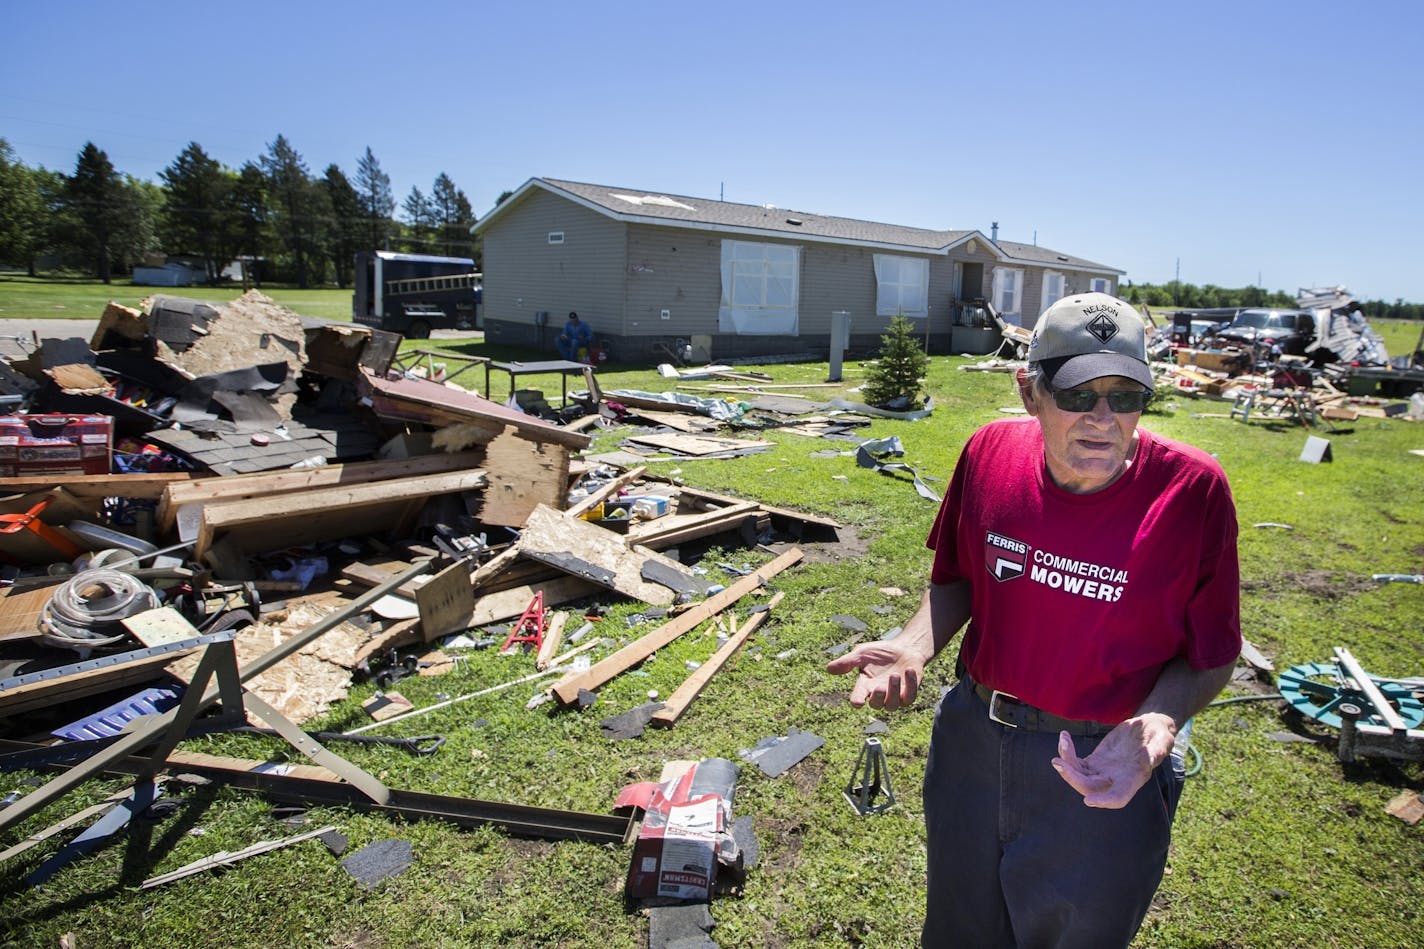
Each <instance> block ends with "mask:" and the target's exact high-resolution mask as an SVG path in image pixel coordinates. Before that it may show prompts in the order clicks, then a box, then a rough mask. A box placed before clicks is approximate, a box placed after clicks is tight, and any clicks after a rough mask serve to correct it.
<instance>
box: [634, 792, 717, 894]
mask: <svg viewBox="0 0 1424 949" xmlns="http://www.w3.org/2000/svg"><path fill="white" fill-rule="evenodd" d="M721 818H722V799H721V798H720V797H718V796H716V795H715V794H709V795H707V796H705V797H703V798H701V799H700V800H697V801H693V802H691V803H688V804H671V803H667V802H658V803H657V804H655V805H654V808H653V809H652V810H649V811H648V813H647V816H646V817H645V818H644V820H643V826H642V829H641V830H639V831H638V839H637V840H636V841H634V842H633V864H632V867H631V869H630V871H629V874H628V887H627V890H628V895H629V896H634V897H641V896H666V897H671V898H672V899H680V900H705V899H710V898H711V896H712V885H713V883H714V882H715V881H716V879H717V839H718V835H719V834H720V833H721V832H722V830H723V825H722V822H721Z"/></svg>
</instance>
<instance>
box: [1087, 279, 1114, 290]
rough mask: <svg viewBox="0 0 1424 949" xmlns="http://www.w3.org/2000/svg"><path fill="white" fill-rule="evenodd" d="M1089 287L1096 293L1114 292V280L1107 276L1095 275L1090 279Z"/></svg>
mask: <svg viewBox="0 0 1424 949" xmlns="http://www.w3.org/2000/svg"><path fill="white" fill-rule="evenodd" d="M1088 289H1089V290H1091V291H1092V292H1094V293H1112V281H1111V280H1109V279H1108V278H1107V277H1094V278H1093V279H1092V280H1090V281H1088Z"/></svg>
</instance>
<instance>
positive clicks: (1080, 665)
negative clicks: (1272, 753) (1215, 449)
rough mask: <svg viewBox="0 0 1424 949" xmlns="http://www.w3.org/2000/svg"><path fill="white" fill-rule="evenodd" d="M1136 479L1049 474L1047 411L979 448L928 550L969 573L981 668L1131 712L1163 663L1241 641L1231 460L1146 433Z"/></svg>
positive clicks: (979, 676) (941, 575) (1008, 687)
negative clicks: (1073, 479)
mask: <svg viewBox="0 0 1424 949" xmlns="http://www.w3.org/2000/svg"><path fill="white" fill-rule="evenodd" d="M1137 431H1138V436H1139V440H1138V445H1137V452H1136V454H1135V456H1134V459H1133V462H1132V464H1131V465H1130V466H1129V468H1128V470H1127V471H1126V472H1124V473H1123V475H1122V476H1121V477H1120V478H1118V480H1117V481H1115V482H1113V483H1112V484H1111V485H1109V486H1108V487H1106V488H1104V489H1103V490H1101V491H1098V492H1095V493H1092V494H1073V493H1071V492H1068V491H1064V490H1063V489H1062V488H1059V487H1058V486H1057V485H1055V484H1054V483H1053V480H1052V478H1050V477H1049V475H1048V472H1047V468H1046V465H1045V461H1044V447H1043V435H1042V431H1041V429H1040V428H1039V425H1038V423H1037V422H1036V421H1035V420H1033V419H1009V420H1002V421H997V422H992V423H990V424H989V425H987V426H985V427H984V428H982V429H980V430H979V431H978V432H976V433H974V435H973V436H972V437H971V438H970V439H969V442H968V444H966V445H965V447H964V452H963V454H961V456H960V459H959V464H958V466H957V467H956V468H955V472H954V478H953V480H952V481H951V483H950V486H949V491H948V493H947V494H946V495H945V498H944V502H943V504H942V505H941V506H940V510H939V515H938V516H937V517H936V519H935V523H934V527H933V528H931V530H930V535H929V539H928V540H927V541H926V546H928V547H929V548H930V549H932V550H933V551H934V552H935V557H934V566H933V569H932V571H931V580H932V581H933V582H935V583H952V582H954V581H956V580H959V579H968V580H969V581H970V586H971V589H972V594H971V614H970V615H971V617H972V619H971V620H970V623H969V627H968V629H966V630H965V633H964V641H963V642H962V643H961V645H960V658H961V659H962V660H963V662H964V665H965V668H967V669H968V670H969V674H970V675H971V676H973V677H974V679H975V680H976V681H978V682H981V683H983V684H985V685H987V686H989V687H990V688H994V689H999V690H1001V691H1004V692H1008V693H1009V694H1011V695H1014V696H1017V697H1018V698H1020V699H1022V700H1023V701H1025V702H1028V703H1029V704H1031V705H1035V706H1037V707H1039V708H1041V709H1044V710H1046V711H1049V712H1052V713H1053V714H1055V715H1060V716H1063V717H1065V718H1075V719H1089V720H1093V721H1100V722H1109V723H1116V722H1120V721H1122V720H1123V719H1125V718H1129V717H1131V716H1132V715H1133V714H1134V712H1136V710H1137V708H1138V706H1139V705H1140V704H1141V703H1142V701H1143V699H1145V698H1146V697H1147V694H1148V692H1150V691H1151V690H1152V686H1153V685H1154V684H1155V683H1156V681H1157V677H1158V675H1159V674H1160V672H1161V670H1162V667H1163V666H1164V665H1166V663H1168V662H1169V661H1170V660H1172V659H1173V658H1175V657H1178V656H1182V657H1185V658H1186V660H1187V662H1188V663H1189V664H1190V665H1191V666H1192V668H1194V669H1209V668H1213V667H1215V666H1221V665H1225V664H1226V663H1228V662H1231V661H1232V660H1234V659H1235V658H1236V656H1237V655H1238V654H1239V653H1240V651H1241V612H1240V571H1239V567H1238V564H1237V559H1236V509H1235V504H1234V502H1233V501H1232V498H1231V489H1230V487H1229V486H1228V485H1227V483H1226V474H1225V472H1223V471H1222V470H1221V466H1220V465H1219V464H1217V462H1216V461H1215V459H1213V458H1212V457H1211V456H1210V455H1208V454H1206V453H1205V452H1203V451H1200V450H1199V449H1196V448H1193V447H1191V446H1189V445H1184V444H1181V443H1178V442H1174V441H1171V440H1169V439H1166V438H1162V437H1160V436H1156V435H1153V434H1151V433H1150V432H1148V431H1146V430H1145V429H1142V428H1139V429H1138V430H1137Z"/></svg>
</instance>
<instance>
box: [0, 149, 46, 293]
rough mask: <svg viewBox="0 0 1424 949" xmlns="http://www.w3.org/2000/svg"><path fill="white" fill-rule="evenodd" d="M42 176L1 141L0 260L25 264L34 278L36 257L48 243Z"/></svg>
mask: <svg viewBox="0 0 1424 949" xmlns="http://www.w3.org/2000/svg"><path fill="white" fill-rule="evenodd" d="M41 180H42V174H41V173H38V172H36V171H35V170H32V169H30V168H27V167H26V166H25V165H23V164H21V163H20V162H19V161H18V160H17V159H16V158H15V153H14V150H13V149H12V148H11V147H10V143H9V142H7V141H5V140H4V139H3V138H0V260H3V261H6V262H8V263H13V264H21V263H22V264H24V265H25V268H26V269H27V270H28V271H29V274H30V276H32V277H33V276H34V275H35V257H36V256H37V255H38V254H39V253H40V251H41V250H42V249H43V248H44V247H45V245H46V243H47V239H48V219H49V215H48V213H47V208H46V206H45V197H44V194H43V193H42V191H41V189H40V183H41Z"/></svg>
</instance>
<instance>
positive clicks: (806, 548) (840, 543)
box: [765, 527, 870, 563]
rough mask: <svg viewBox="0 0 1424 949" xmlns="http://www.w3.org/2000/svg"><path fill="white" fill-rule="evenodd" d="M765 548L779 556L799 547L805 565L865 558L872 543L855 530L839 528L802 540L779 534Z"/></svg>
mask: <svg viewBox="0 0 1424 949" xmlns="http://www.w3.org/2000/svg"><path fill="white" fill-rule="evenodd" d="M827 535H833V536H829V537H828V536H827ZM765 546H766V548H767V549H768V550H771V551H774V552H775V553H777V554H782V553H785V552H786V551H788V550H790V549H791V548H792V547H799V548H801V553H802V555H803V556H802V561H803V562H804V563H841V562H843V561H846V560H859V559H862V558H864V557H865V555H866V553H868V552H869V550H870V541H869V539H867V538H864V537H862V536H860V534H859V533H857V532H856V530H855V529H854V528H851V527H838V528H836V530H834V531H824V532H817V533H816V534H815V535H812V536H808V537H805V538H802V539H800V540H797V539H794V538H791V537H787V536H785V535H782V534H778V535H777V537H776V538H775V539H774V540H773V541H772V542H771V543H769V544H766V545H765Z"/></svg>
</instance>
